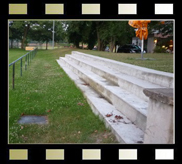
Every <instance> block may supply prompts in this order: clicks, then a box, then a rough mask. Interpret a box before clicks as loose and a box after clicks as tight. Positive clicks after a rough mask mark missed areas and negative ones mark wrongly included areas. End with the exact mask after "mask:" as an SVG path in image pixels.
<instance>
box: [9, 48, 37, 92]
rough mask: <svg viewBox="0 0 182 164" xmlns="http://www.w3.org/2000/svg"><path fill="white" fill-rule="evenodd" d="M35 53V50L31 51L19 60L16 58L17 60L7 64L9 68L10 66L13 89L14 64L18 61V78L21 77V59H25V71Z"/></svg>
mask: <svg viewBox="0 0 182 164" xmlns="http://www.w3.org/2000/svg"><path fill="white" fill-rule="evenodd" d="M36 53H37V48H35V49H34V50H32V51H29V52H28V53H26V54H25V55H23V56H21V57H20V58H18V59H17V60H15V61H13V62H12V63H10V64H9V68H10V66H12V69H13V71H12V86H13V89H14V88H15V64H16V63H17V62H18V61H20V76H22V70H23V64H22V63H23V58H25V70H27V68H28V67H27V66H28V65H29V64H30V62H31V60H32V59H33V58H34V57H35V55H36Z"/></svg>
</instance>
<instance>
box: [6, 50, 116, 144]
mask: <svg viewBox="0 0 182 164" xmlns="http://www.w3.org/2000/svg"><path fill="white" fill-rule="evenodd" d="M21 52H22V51H21V50H20V53H21ZM70 52H71V50H70V49H61V50H60V49H57V50H56V49H55V50H47V51H46V50H39V51H38V52H37V55H36V56H35V58H34V59H33V60H32V62H31V63H30V65H29V66H28V69H27V70H26V71H24V72H23V76H22V77H20V76H18V73H19V70H18V71H17V76H16V79H15V89H14V90H13V89H12V86H11V82H10V84H9V143H117V141H116V138H115V136H114V135H113V134H112V133H111V132H110V130H108V129H106V128H105V125H104V123H103V122H102V121H101V120H100V119H99V118H98V116H95V115H94V114H93V113H92V111H91V109H90V106H89V105H88V103H87V102H86V99H85V98H84V97H83V95H82V93H81V91H80V90H79V89H78V88H77V87H76V86H75V84H74V82H72V81H71V80H70V79H69V78H68V76H67V75H66V74H65V72H64V71H63V70H62V69H61V68H60V66H59V65H58V64H57V62H56V59H58V58H59V57H60V56H64V55H65V54H66V53H70ZM16 53H17V50H16ZM17 54H18V53H17ZM17 57H18V56H17ZM12 58H14V52H13V50H12V51H10V54H9V59H10V61H12ZM13 60H14V59H13ZM17 65H19V64H17ZM16 68H17V66H16ZM17 69H18V68H17ZM9 76H10V78H11V74H9ZM80 104H81V105H80ZM23 114H24V115H47V116H48V121H49V124H48V125H20V124H18V123H17V121H18V120H19V119H20V117H21V115H23Z"/></svg>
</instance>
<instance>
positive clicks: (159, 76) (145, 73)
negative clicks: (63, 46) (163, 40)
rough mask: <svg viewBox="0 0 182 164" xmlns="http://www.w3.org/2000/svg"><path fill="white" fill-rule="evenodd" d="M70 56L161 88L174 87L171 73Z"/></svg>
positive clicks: (75, 52)
mask: <svg viewBox="0 0 182 164" xmlns="http://www.w3.org/2000/svg"><path fill="white" fill-rule="evenodd" d="M98 53H99V52H98ZM72 55H73V56H76V57H79V58H82V59H84V60H85V61H94V63H95V64H98V65H105V66H106V67H108V68H111V69H114V70H117V71H119V72H121V73H124V74H127V75H131V76H134V77H136V78H139V79H142V80H145V81H148V82H151V83H153V84H157V85H159V86H161V87H167V88H173V87H174V84H173V82H174V80H173V76H174V75H173V73H168V72H162V71H157V70H153V69H149V68H144V67H140V66H136V65H132V64H127V63H123V62H118V61H115V60H110V59H106V58H101V57H98V56H93V55H89V54H85V53H82V52H78V51H72Z"/></svg>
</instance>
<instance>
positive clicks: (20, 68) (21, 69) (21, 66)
mask: <svg viewBox="0 0 182 164" xmlns="http://www.w3.org/2000/svg"><path fill="white" fill-rule="evenodd" d="M20 75H21V76H22V58H21V62H20Z"/></svg>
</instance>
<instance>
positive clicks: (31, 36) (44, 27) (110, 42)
mask: <svg viewBox="0 0 182 164" xmlns="http://www.w3.org/2000/svg"><path fill="white" fill-rule="evenodd" d="M148 29H149V33H153V32H154V31H158V32H160V33H162V34H163V35H166V34H171V33H172V32H173V22H172V21H165V23H161V22H160V21H151V23H150V24H149V25H148ZM54 31H55V32H54V41H55V42H69V43H73V44H74V45H75V46H76V47H77V48H78V47H79V45H80V43H82V45H83V44H87V45H88V49H93V47H94V45H97V49H98V50H105V47H106V46H109V47H110V51H111V52H113V50H114V48H115V46H116V45H124V44H129V43H131V40H132V37H134V36H135V31H134V29H133V28H132V27H131V26H129V25H128V21H55V28H54ZM52 34H53V21H9V38H10V39H11V40H21V43H22V44H21V48H22V49H23V48H24V47H25V43H26V42H28V40H33V41H38V42H39V43H44V42H46V48H47V43H48V42H49V41H51V40H52Z"/></svg>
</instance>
